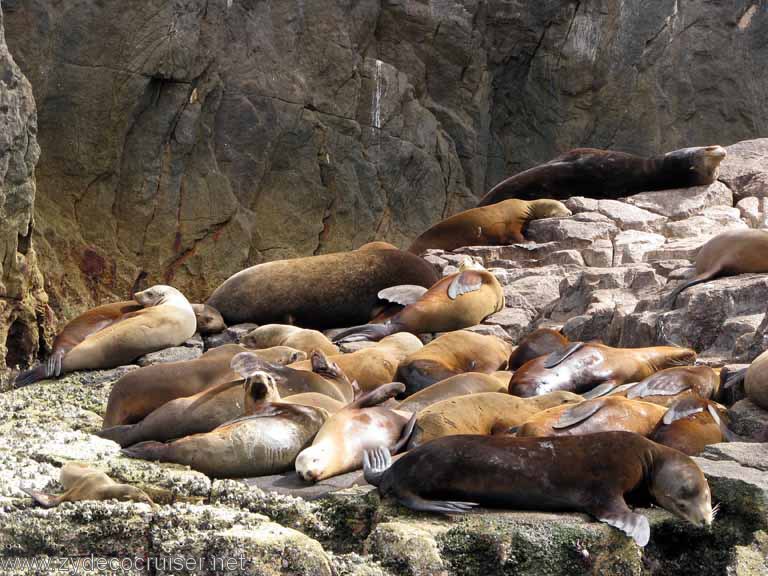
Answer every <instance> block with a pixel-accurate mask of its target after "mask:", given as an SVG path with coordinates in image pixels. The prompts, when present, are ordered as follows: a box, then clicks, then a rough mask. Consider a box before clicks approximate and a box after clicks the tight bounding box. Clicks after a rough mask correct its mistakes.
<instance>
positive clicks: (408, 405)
mask: <svg viewBox="0 0 768 576" xmlns="http://www.w3.org/2000/svg"><path fill="white" fill-rule="evenodd" d="M508 384H509V381H506V382H505V381H503V379H499V378H498V377H497V376H496V375H495V374H483V373H481V372H465V373H463V374H457V375H456V376H451V377H450V378H446V379H445V380H441V381H440V382H437V383H435V384H432V386H428V387H427V388H424V389H423V390H421V391H420V392H416V394H413V395H412V396H408V398H406V399H405V400H403V401H402V402H400V404H398V406H397V409H398V410H406V411H408V412H420V411H421V410H423V409H424V408H426V407H427V406H431V405H432V404H435V403H437V402H440V401H441V400H447V399H449V398H455V397H457V396H466V395H467V394H479V393H481V392H503V393H505V394H506V392H507V385H508ZM507 395H508V394H507Z"/></svg>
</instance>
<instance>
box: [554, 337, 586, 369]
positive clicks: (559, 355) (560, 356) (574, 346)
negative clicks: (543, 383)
mask: <svg viewBox="0 0 768 576" xmlns="http://www.w3.org/2000/svg"><path fill="white" fill-rule="evenodd" d="M584 344H585V342H571V343H570V344H568V346H566V347H565V348H564V349H562V350H560V351H559V352H552V353H551V354H550V355H549V356H547V358H546V360H544V368H554V367H555V366H557V365H558V364H560V363H561V362H563V361H564V360H565V359H566V358H568V357H569V356H571V355H572V354H574V353H576V352H578V351H579V350H581V349H582V348H583V347H584Z"/></svg>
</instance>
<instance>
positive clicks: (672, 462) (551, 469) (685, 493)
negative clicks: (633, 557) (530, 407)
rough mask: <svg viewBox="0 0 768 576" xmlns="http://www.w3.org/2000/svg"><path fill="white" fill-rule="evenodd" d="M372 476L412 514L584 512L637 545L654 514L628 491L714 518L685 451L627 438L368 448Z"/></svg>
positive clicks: (469, 438) (693, 517)
mask: <svg viewBox="0 0 768 576" xmlns="http://www.w3.org/2000/svg"><path fill="white" fill-rule="evenodd" d="M364 470H365V472H364V473H365V479H366V480H367V481H368V482H369V483H371V484H373V485H374V486H378V488H379V493H380V494H381V496H383V497H386V496H390V497H392V498H394V499H395V500H397V501H398V502H399V503H400V504H403V505H405V506H407V507H408V508H411V509H413V510H419V511H427V512H442V513H446V514H452V513H461V512H464V511H466V510H469V509H471V508H473V507H474V506H478V505H481V506H489V507H495V508H519V509H523V510H546V511H551V510H558V511H576V512H585V513H587V514H589V515H591V516H593V517H595V518H597V519H598V520H600V521H602V522H606V523H607V524H610V525H611V526H614V527H616V528H618V529H619V530H622V531H624V532H625V533H626V534H628V535H629V536H631V537H632V538H633V539H634V540H635V542H636V543H637V544H638V545H639V546H645V545H646V544H647V543H648V540H649V538H650V527H649V524H648V520H647V518H645V517H644V516H642V515H640V514H638V513H636V512H632V511H631V510H630V509H629V507H628V506H627V504H626V502H625V500H624V494H628V493H630V492H637V491H639V489H644V490H646V491H647V492H648V493H650V495H651V496H652V497H653V499H654V500H655V501H656V503H657V504H658V505H659V506H661V507H663V508H666V509H667V510H669V511H670V512H672V513H674V514H676V515H677V516H680V517H681V518H683V519H684V520H688V521H689V522H691V523H693V524H696V525H697V526H709V525H710V524H712V520H713V518H714V516H715V513H716V510H713V509H712V502H711V496H710V491H709V485H708V484H707V480H706V478H704V474H702V472H701V470H700V469H699V467H698V466H697V465H696V463H695V462H694V461H693V460H692V459H691V458H690V457H688V456H686V455H685V454H682V453H680V452H678V451H677V450H672V449H671V448H667V447H666V446H661V445H659V444H656V443H655V442H651V441H650V440H648V439H647V438H643V437H642V436H639V435H637V434H632V433H629V432H600V433H597V434H590V435H589V436H586V437H585V436H579V437H571V436H562V437H554V438H514V437H510V436H476V435H461V436H450V437H448V438H440V439H438V440H435V441H434V442H430V443H429V444H425V445H424V446H420V447H418V448H416V449H414V450H411V451H409V452H407V453H406V454H405V455H404V456H402V457H401V458H400V459H398V460H397V461H396V462H395V463H394V464H392V461H391V457H390V455H389V453H388V452H387V451H386V450H381V449H377V450H374V451H371V452H366V454H365V458H364Z"/></svg>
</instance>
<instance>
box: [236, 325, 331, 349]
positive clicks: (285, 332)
mask: <svg viewBox="0 0 768 576" xmlns="http://www.w3.org/2000/svg"><path fill="white" fill-rule="evenodd" d="M240 343H241V344H242V345H243V346H247V347H248V348H255V349H257V350H258V349H263V348H269V347H271V346H289V347H291V348H296V349H297V350H303V351H304V352H306V353H307V354H309V353H310V352H312V350H320V351H322V352H324V353H325V354H327V355H328V356H334V355H336V354H338V353H339V348H338V346H336V345H334V344H333V343H332V342H331V341H330V340H328V338H326V337H325V334H323V333H322V332H318V331H317V330H307V329H305V328H299V327H297V326H289V325H287V324H267V325H265V326H259V327H258V328H256V329H255V330H251V331H250V332H248V334H246V335H245V336H244V337H243V338H242V340H241V341H240Z"/></svg>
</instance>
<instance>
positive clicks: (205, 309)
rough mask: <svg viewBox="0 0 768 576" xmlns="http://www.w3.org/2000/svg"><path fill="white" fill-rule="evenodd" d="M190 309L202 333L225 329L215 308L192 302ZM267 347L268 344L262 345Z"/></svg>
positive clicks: (198, 329)
mask: <svg viewBox="0 0 768 576" xmlns="http://www.w3.org/2000/svg"><path fill="white" fill-rule="evenodd" d="M192 310H194V311H195V318H197V331H198V332H199V333H200V334H202V335H205V334H217V333H219V332H222V331H224V330H225V329H226V327H227V325H226V324H225V323H224V318H222V317H221V314H220V313H219V311H218V310H216V308H214V307H213V306H208V304H192ZM264 348H268V346H264Z"/></svg>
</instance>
